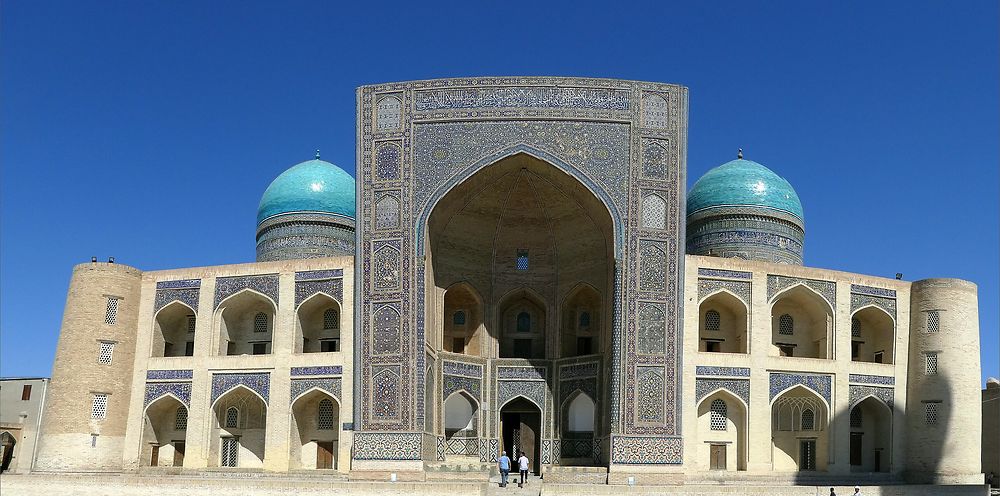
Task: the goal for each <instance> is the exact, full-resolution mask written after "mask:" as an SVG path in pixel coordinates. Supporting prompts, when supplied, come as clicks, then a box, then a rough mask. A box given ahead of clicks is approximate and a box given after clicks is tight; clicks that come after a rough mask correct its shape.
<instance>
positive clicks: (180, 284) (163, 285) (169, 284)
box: [156, 279, 201, 289]
mask: <svg viewBox="0 0 1000 496" xmlns="http://www.w3.org/2000/svg"><path fill="white" fill-rule="evenodd" d="M200 287H201V279H180V280H177V281H158V282H157V283H156V289H185V288H200Z"/></svg>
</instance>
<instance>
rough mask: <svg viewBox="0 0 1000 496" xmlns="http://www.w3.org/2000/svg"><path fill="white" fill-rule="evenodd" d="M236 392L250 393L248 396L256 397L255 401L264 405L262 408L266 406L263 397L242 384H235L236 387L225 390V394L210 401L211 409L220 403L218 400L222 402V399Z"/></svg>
mask: <svg viewBox="0 0 1000 496" xmlns="http://www.w3.org/2000/svg"><path fill="white" fill-rule="evenodd" d="M237 391H238V392H248V393H250V394H252V395H254V396H256V397H257V399H259V400H260V401H261V403H263V404H264V406H267V400H265V399H264V397H263V396H261V395H260V393H258V392H257V391H254V390H253V389H250V388H248V387H246V386H245V385H243V384H236V385H234V386H233V387H231V388H229V389H227V390H226V391H225V392H223V393H222V394H220V395H219V396H217V397H216V398H215V399H214V400H213V401H212V406H211V408H215V405H217V404H218V403H219V401H220V400H222V399H223V398H225V397H226V396H229V395H231V394H233V393H234V392H237Z"/></svg>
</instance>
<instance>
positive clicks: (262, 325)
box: [253, 312, 267, 332]
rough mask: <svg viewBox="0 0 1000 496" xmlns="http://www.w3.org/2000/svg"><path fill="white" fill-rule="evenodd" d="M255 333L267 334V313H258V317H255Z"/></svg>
mask: <svg viewBox="0 0 1000 496" xmlns="http://www.w3.org/2000/svg"><path fill="white" fill-rule="evenodd" d="M253 332H267V314H266V313H264V312H257V315H254V316H253Z"/></svg>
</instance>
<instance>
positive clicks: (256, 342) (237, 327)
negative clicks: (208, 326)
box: [213, 288, 278, 355]
mask: <svg viewBox="0 0 1000 496" xmlns="http://www.w3.org/2000/svg"><path fill="white" fill-rule="evenodd" d="M277 309H278V306H277V304H276V303H275V302H274V300H272V299H271V298H270V297H269V296H267V295H265V294H263V293H261V292H259V291H255V290H253V289H250V288H244V289H241V290H239V291H237V292H236V293H234V294H232V295H230V296H228V297H227V298H225V299H224V300H222V301H221V302H220V303H219V305H218V306H217V307H216V311H215V323H214V330H215V332H214V334H213V336H214V337H215V339H217V340H218V345H217V353H218V354H219V355H265V354H269V353H271V340H272V337H273V335H274V325H275V322H274V320H275V316H276V315H277ZM261 313H263V314H264V315H265V319H266V322H264V326H263V327H261V326H260V325H259V323H258V320H259V318H258V315H259V314H261Z"/></svg>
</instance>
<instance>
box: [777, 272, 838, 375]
mask: <svg viewBox="0 0 1000 496" xmlns="http://www.w3.org/2000/svg"><path fill="white" fill-rule="evenodd" d="M770 315H771V348H770V351H769V355H770V356H789V357H802V358H821V359H827V360H830V359H833V353H834V344H835V341H836V340H834V339H833V336H834V328H835V320H834V315H835V313H834V310H833V306H832V305H831V304H830V302H828V301H827V300H826V298H825V297H824V296H823V295H821V294H820V293H819V292H817V291H816V290H815V289H813V288H811V287H809V286H807V285H805V284H802V283H798V284H793V285H792V286H790V287H788V288H785V289H784V290H782V291H781V292H779V293H778V294H776V295H774V297H773V298H772V299H771V303H770ZM789 324H791V325H789Z"/></svg>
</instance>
